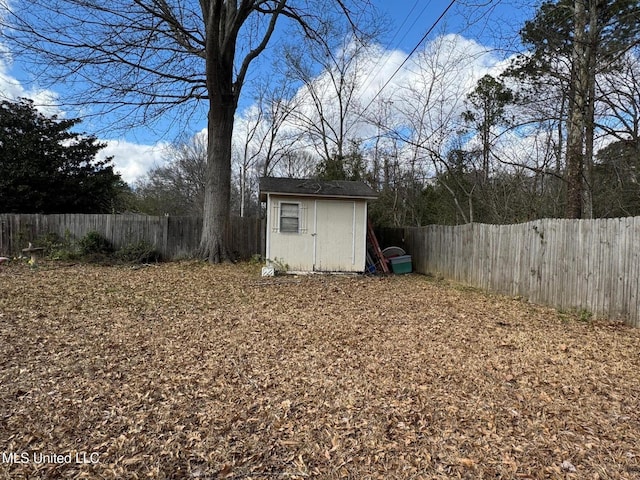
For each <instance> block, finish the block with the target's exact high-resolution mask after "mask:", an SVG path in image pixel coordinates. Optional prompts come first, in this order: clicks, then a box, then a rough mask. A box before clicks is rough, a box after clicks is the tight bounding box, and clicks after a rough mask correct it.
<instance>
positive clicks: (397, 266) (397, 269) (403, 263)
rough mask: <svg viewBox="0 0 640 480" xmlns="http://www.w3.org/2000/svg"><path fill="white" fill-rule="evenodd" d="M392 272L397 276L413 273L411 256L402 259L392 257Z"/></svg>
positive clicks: (401, 257) (404, 256) (403, 256)
mask: <svg viewBox="0 0 640 480" xmlns="http://www.w3.org/2000/svg"><path fill="white" fill-rule="evenodd" d="M389 261H390V262H391V270H393V273H395V274H396V275H401V274H403V273H411V271H412V270H411V255H402V256H400V257H391V258H390V259H389Z"/></svg>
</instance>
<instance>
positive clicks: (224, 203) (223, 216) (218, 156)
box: [199, 100, 236, 263]
mask: <svg viewBox="0 0 640 480" xmlns="http://www.w3.org/2000/svg"><path fill="white" fill-rule="evenodd" d="M235 110H236V107H235V102H234V101H233V100H231V101H228V102H219V103H218V102H213V101H212V102H210V107H209V125H208V133H209V143H208V150H207V178H206V184H205V195H204V197H205V200H204V218H203V222H202V237H201V238H200V248H199V256H200V257H201V258H204V259H206V260H208V261H209V262H210V263H220V262H223V261H228V260H231V252H230V249H229V245H227V244H226V241H225V238H226V233H227V230H228V228H229V217H230V205H231V175H230V172H231V138H232V135H233V116H234V114H235Z"/></svg>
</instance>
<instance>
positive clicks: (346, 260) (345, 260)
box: [266, 194, 367, 272]
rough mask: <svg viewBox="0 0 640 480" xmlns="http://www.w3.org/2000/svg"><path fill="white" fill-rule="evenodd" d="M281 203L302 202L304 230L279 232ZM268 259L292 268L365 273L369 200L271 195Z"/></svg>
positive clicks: (269, 199) (301, 223)
mask: <svg viewBox="0 0 640 480" xmlns="http://www.w3.org/2000/svg"><path fill="white" fill-rule="evenodd" d="M280 202H285V203H298V204H299V205H300V231H299V232H298V233H283V232H280V231H279V228H278V223H279V215H278V206H279V204H280ZM267 208H268V215H267V216H268V221H267V252H266V253H267V258H269V259H270V260H276V259H277V260H278V261H279V262H280V263H282V264H286V265H288V268H289V270H291V271H335V272H362V271H364V269H365V261H366V224H367V223H366V222H367V202H366V201H365V200H361V199H354V200H351V199H344V198H341V199H317V198H313V197H295V196H291V195H283V196H279V195H275V194H271V195H269V196H268V199H267Z"/></svg>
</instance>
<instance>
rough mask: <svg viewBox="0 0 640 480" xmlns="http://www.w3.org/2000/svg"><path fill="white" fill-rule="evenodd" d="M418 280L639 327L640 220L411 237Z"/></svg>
mask: <svg viewBox="0 0 640 480" xmlns="http://www.w3.org/2000/svg"><path fill="white" fill-rule="evenodd" d="M404 236H405V238H406V244H407V251H408V253H410V254H411V255H412V257H413V264H414V270H415V271H416V272H419V273H431V274H435V275H443V276H444V277H445V278H449V279H452V280H456V281H459V282H463V283H467V284H470V285H473V286H476V287H479V288H483V289H486V290H493V291H497V292H501V293H505V294H508V295H520V296H523V297H526V298H529V299H530V300H531V301H533V302H535V303H542V304H548V305H551V306H554V307H557V308H560V309H567V310H568V309H577V310H582V309H584V310H588V311H590V312H592V313H593V314H595V315H597V316H602V317H607V318H611V319H624V320H625V321H626V322H627V323H629V324H631V325H633V326H636V327H640V306H639V305H638V303H639V302H640V294H639V289H640V217H633V218H615V219H597V220H566V219H543V220H536V221H532V222H529V223H524V224H519V225H483V224H469V225H460V226H456V227H451V226H440V225H429V226H426V227H410V228H406V229H405V235H404Z"/></svg>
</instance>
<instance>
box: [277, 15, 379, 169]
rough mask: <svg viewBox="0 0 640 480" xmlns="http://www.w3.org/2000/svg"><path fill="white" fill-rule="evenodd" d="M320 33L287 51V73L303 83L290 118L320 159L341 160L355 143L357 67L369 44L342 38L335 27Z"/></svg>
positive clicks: (359, 72) (360, 73)
mask: <svg viewBox="0 0 640 480" xmlns="http://www.w3.org/2000/svg"><path fill="white" fill-rule="evenodd" d="M324 34H325V35H324V38H323V40H324V41H323V42H308V41H307V42H306V43H305V48H304V49H300V48H298V47H296V46H292V47H290V48H289V49H288V51H287V53H286V61H287V65H288V69H289V75H290V76H291V77H292V78H295V79H297V80H298V81H300V82H301V83H302V88H301V89H300V92H299V93H298V97H297V98H296V108H295V109H294V110H292V114H293V118H294V119H295V121H296V124H297V125H298V126H299V127H300V129H301V130H302V133H303V134H304V135H305V136H306V137H307V139H308V141H309V143H310V144H311V145H313V147H314V148H315V149H316V151H317V153H318V154H319V156H320V158H321V159H322V161H325V162H326V161H329V160H331V159H337V161H338V162H341V161H342V159H343V158H344V157H345V155H346V150H347V148H348V145H349V142H350V141H353V140H355V138H354V135H355V130H356V127H357V124H358V120H359V116H358V115H357V113H358V110H359V109H360V108H361V106H360V105H359V100H360V96H361V94H362V90H361V88H360V87H361V83H362V80H363V78H364V76H365V73H366V72H364V70H363V68H362V65H363V63H364V62H365V60H366V59H367V54H368V53H369V48H370V46H371V45H370V43H369V42H368V41H367V39H363V38H358V37H353V36H347V37H345V36H344V35H343V34H342V33H341V32H340V30H339V29H338V28H336V26H335V25H332V26H327V29H326V31H325V32H324ZM318 65H320V66H321V67H322V70H321V71H320V73H318V69H317V66H318Z"/></svg>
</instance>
